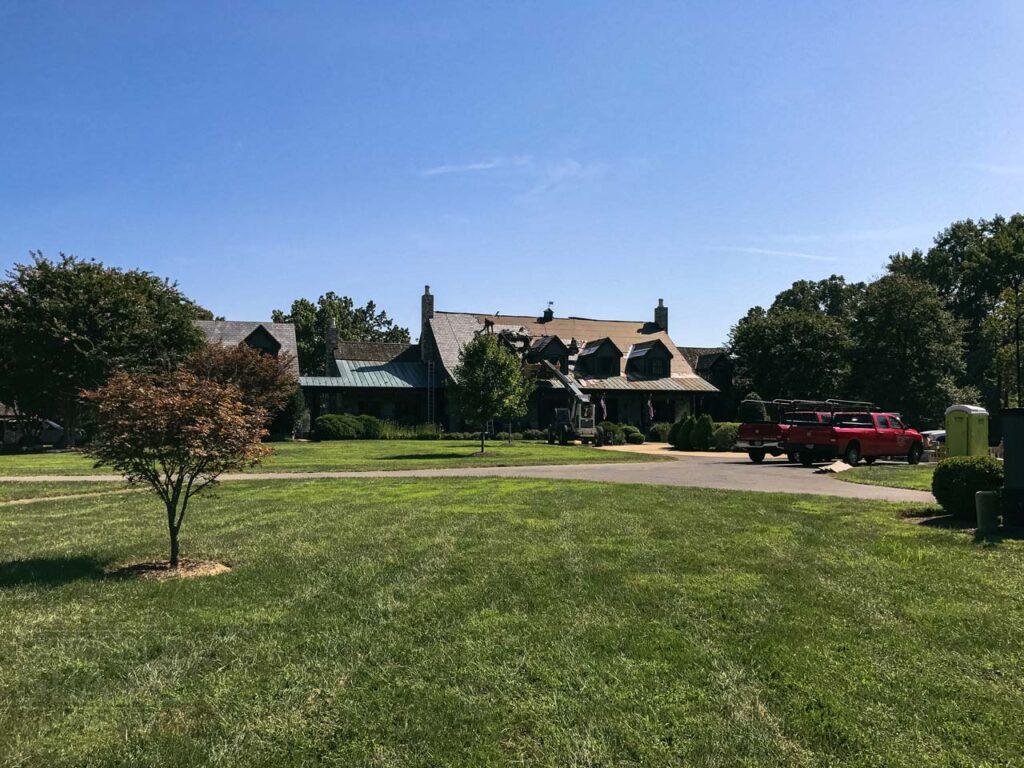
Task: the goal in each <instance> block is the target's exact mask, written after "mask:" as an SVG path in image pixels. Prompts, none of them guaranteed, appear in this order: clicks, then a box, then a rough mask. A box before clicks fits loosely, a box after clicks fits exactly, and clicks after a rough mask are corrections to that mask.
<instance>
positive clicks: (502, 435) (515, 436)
mask: <svg viewBox="0 0 1024 768" xmlns="http://www.w3.org/2000/svg"><path fill="white" fill-rule="evenodd" d="M494 438H495V439H496V440H506V441H507V440H522V439H523V433H522V432H513V433H512V435H511V437H510V436H509V433H508V432H498V433H497V434H496V435H495V436H494Z"/></svg>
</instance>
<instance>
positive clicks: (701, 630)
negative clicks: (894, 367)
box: [0, 478, 1024, 768]
mask: <svg viewBox="0 0 1024 768" xmlns="http://www.w3.org/2000/svg"><path fill="white" fill-rule="evenodd" d="M183 534H184V538H183V546H184V554H185V555H186V556H189V557H204V558H214V559H219V560H222V561H225V562H227V563H229V564H230V565H231V566H232V567H233V569H234V570H233V572H232V573H230V574H227V575H222V576H215V577H208V578H206V579H198V580H192V581H179V582H167V583H158V582H151V581H136V580H119V579H114V578H109V577H105V576H104V569H105V568H107V567H109V566H112V565H115V564H119V563H124V562H126V561H131V560H133V559H136V558H153V557H160V556H163V554H164V550H165V539H164V534H163V531H162V530H161V519H160V511H159V508H158V506H157V505H156V504H155V503H154V502H153V501H152V500H150V499H148V498H145V497H142V496H136V495H132V496H124V495H121V496H107V497H103V498H99V499H88V500H85V499H78V500H71V499H68V500H58V501H52V502H39V503H35V504H25V505H16V506H7V507H5V508H3V510H2V512H0V616H3V617H4V620H3V621H2V622H0V667H2V670H0V671H2V674H0V762H4V763H6V764H9V765H19V766H30V765H45V766H48V767H55V766H83V765H94V766H98V765H136V766H151V765H160V766H167V767H169V766H193V765H211V764H215V765H221V766H228V765H239V766H252V765H258V766H270V765H273V766H278V765H312V764H329V765H346V766H347V765H351V766H365V765H387V766H392V765H402V766H440V765H474V766H477V765H479V766H483V765H488V766H490V765H499V766H500V765H522V764H528V765H548V766H566V765H605V766H610V765H617V766H618V765H658V766H663V765H700V766H733V765H744V766H772V767H774V766H826V765H829V766H831V765H844V766H908V767H909V766H914V767H915V768H917V767H918V766H940V765H942V766H946V765H958V766H974V765H1012V764H1018V763H1019V759H1020V750H1021V744H1022V736H1021V734H1022V733H1024V678H1022V676H1021V674H1020V670H1021V669H1022V668H1024V645H1022V644H1021V642H1020V638H1021V636H1022V633H1024V601H1022V600H1021V599H1020V596H1021V594H1024V542H1020V541H1011V540H1006V541H1001V542H998V543H993V544H990V545H988V546H983V545H978V544H974V543H973V541H972V539H971V538H970V536H968V535H967V534H964V533H961V532H957V531H950V530H943V529H937V528H930V527H926V526H923V525H915V524H912V523H910V522H907V521H905V520H903V519H900V517H899V515H898V508H896V507H892V506H885V505H879V504H873V503H869V502H863V501H855V500H841V499H822V498H815V497H798V496H779V495H768V494H743V493H730V492H725V491H712V490H691V489H681V488H667V487H639V486H624V485H605V484H590V483H568V482H554V481H539V480H537V481H534V480H498V479H469V478H461V479H446V480H435V479H432V480H403V479H397V480H396V479H363V480H345V481H330V480H324V481H291V482H278V483H257V482H251V483H234V484H230V485H225V486H222V488H221V489H220V490H219V491H218V495H217V496H216V497H211V498H208V499H206V500H203V501H200V502H198V503H197V506H196V507H195V509H194V511H193V513H192V517H191V519H189V520H187V521H186V523H185V528H184V530H183Z"/></svg>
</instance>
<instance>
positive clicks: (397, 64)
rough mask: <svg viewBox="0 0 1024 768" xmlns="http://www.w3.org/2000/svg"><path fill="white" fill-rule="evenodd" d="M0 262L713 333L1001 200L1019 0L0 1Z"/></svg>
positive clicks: (287, 294) (1022, 195)
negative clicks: (120, 270) (652, 323)
mask: <svg viewBox="0 0 1024 768" xmlns="http://www.w3.org/2000/svg"><path fill="white" fill-rule="evenodd" d="M0 35H2V37H0V41H2V45H0V268H7V267H9V266H10V265H11V264H13V263H14V262H15V261H19V260H24V258H25V257H26V254H27V252H28V250H29V249H42V250H43V251H45V252H46V253H48V254H51V255H56V253H57V252H58V251H60V250H63V251H65V252H69V253H75V254H78V255H80V256H83V257H91V258H96V259H99V260H102V261H104V262H107V263H110V264H116V265H121V266H126V267H127V266H133V267H141V268H145V269H149V270H151V271H154V272H156V273H159V274H161V275H165V276H169V277H171V278H173V279H176V280H177V281H178V282H179V283H180V285H181V287H182V288H183V289H184V290H185V292H186V293H188V294H189V295H190V296H192V297H193V298H195V299H196V300H198V301H199V302H201V303H202V304H204V305H206V306H208V307H210V308H211V309H213V310H214V311H215V312H217V313H218V314H223V315H226V316H227V317H229V318H236V319H265V318H267V317H269V315H270V311H271V310H272V309H274V308H275V307H286V306H287V305H288V304H289V303H290V302H291V300H292V299H294V298H296V297H298V296H309V297H315V296H317V295H319V294H320V293H323V292H325V291H327V290H334V291H336V292H338V293H347V294H349V295H351V296H353V297H354V298H355V299H356V300H357V301H365V300H366V299H369V298H373V299H374V300H376V301H377V302H378V304H379V305H381V306H383V307H384V308H386V309H387V310H388V311H389V312H390V313H391V314H393V315H394V316H395V317H396V318H397V319H398V320H399V321H401V322H402V324H404V325H409V326H410V327H411V329H412V332H413V335H414V337H415V335H416V333H417V325H418V313H419V301H418V297H419V294H420V293H421V291H422V286H423V284H424V283H430V284H431V286H432V287H433V291H434V293H435V294H436V296H437V306H438V308H439V309H454V310H478V311H488V312H493V311H501V312H503V313H506V314H512V313H530V312H537V313H539V312H540V311H541V310H543V308H544V307H545V306H546V304H547V302H548V301H553V302H554V304H555V310H556V312H557V313H558V314H560V315H568V314H574V315H581V316H589V317H613V318H614V317H621V318H626V319H645V318H647V317H649V316H650V315H651V314H652V309H653V306H654V305H655V303H656V300H657V298H658V297H664V298H665V301H666V303H667V304H668V305H669V307H670V310H671V330H672V334H673V337H674V338H675V339H676V341H677V342H679V343H683V344H714V343H717V342H720V341H722V340H724V338H725V337H726V334H727V332H728V329H729V327H730V325H732V323H734V322H735V321H736V320H737V319H738V318H739V317H740V316H741V315H742V314H743V313H744V312H745V311H746V310H747V308H749V307H750V306H752V305H754V304H758V303H761V304H764V303H767V302H770V301H771V299H772V297H773V296H774V295H775V293H777V292H778V291H779V290H780V289H782V288H784V287H786V286H787V285H788V284H789V283H791V282H792V281H793V280H796V279H799V278H821V277H825V276H827V275H829V274H830V273H833V272H838V273H842V274H845V275H847V276H848V277H850V278H853V279H869V278H871V277H872V276H874V275H877V274H879V273H880V272H881V270H882V269H883V267H884V264H885V260H886V257H887V255H888V254H889V253H891V252H893V251H897V250H909V249H910V248H913V247H915V246H926V245H927V244H928V243H929V242H930V240H931V237H932V236H933V235H934V234H935V232H936V231H938V230H939V229H941V228H942V227H944V226H945V225H947V224H948V223H949V222H951V221H953V220H955V219H958V218H964V217H979V216H990V215H992V214H994V213H1005V214H1009V213H1012V212H1014V211H1018V210H1021V209H1024V129H1022V126H1024V44H1022V43H1021V41H1022V40H1024V3H1020V2H997V3H967V2H964V3H943V2H927V3H925V2H900V3H890V2H886V3H820V2H807V3H779V2H766V3H735V4H729V3H712V2H707V3H641V2H626V3H585V2H570V3H556V2H546V3H531V2H515V3H507V4H489V3H488V4H485V3H478V2H467V3H462V4H457V3H441V2H431V3H422V2H420V3H390V2H378V3H347V4H345V3H322V4H321V3H300V2H280V3H255V2H250V3H222V4H217V3H190V2H183V1H181V0H178V1H177V2H171V3H166V4H164V3H158V2H142V3H136V2H123V3H106V2H100V1H99V0H91V1H90V2H89V3H78V2H68V3H44V2H41V0H32V1H31V2H24V3H21V2H10V1H9V0H0Z"/></svg>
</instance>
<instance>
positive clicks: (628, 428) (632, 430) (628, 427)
mask: <svg viewBox="0 0 1024 768" xmlns="http://www.w3.org/2000/svg"><path fill="white" fill-rule="evenodd" d="M620 426H621V427H622V431H623V432H625V433H626V434H627V435H640V434H643V433H642V432H641V431H640V430H639V429H637V428H636V427H634V426H633V425H632V424H621V425H620Z"/></svg>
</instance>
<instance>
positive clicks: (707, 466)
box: [0, 453, 935, 504]
mask: <svg viewBox="0 0 1024 768" xmlns="http://www.w3.org/2000/svg"><path fill="white" fill-rule="evenodd" d="M665 455H668V456H671V457H672V458H673V461H658V462H650V463H630V464H563V465H557V466H550V465H549V466H540V467H467V468H461V469H411V470H397V471H373V472H253V473H247V474H231V475H224V476H223V477H222V478H221V479H222V480H225V481H237V480H319V479H347V478H368V477H384V478H404V477H526V478H546V479H561V480H590V481H594V482H605V483H639V484H641V485H676V486H688V487H696V488H721V489H724V490H733V491H763V492H767V493H802V494H816V495H821V496H840V497H843V498H857V499H878V500H882V501H896V502H912V503H918V504H934V503H935V498H934V497H933V496H932V495H931V494H930V493H928V492H926V491H910V490H905V489H902V488H885V487H883V486H878V485H860V484H858V483H846V482H842V481H840V480H836V479H835V478H834V477H832V476H829V475H824V474H818V473H816V472H815V471H814V470H812V469H807V468H805V467H801V466H799V465H796V464H787V463H785V462H783V461H771V460H768V461H766V462H765V463H764V464H753V463H751V462H750V461H749V460H748V459H747V457H746V455H744V454H727V453H688V454H680V453H666V454H665ZM3 481H10V482H57V481H68V482H83V483H90V482H121V478H120V477H117V476H115V475H69V476H60V477H57V476H54V475H39V476H22V477H0V482H3Z"/></svg>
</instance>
